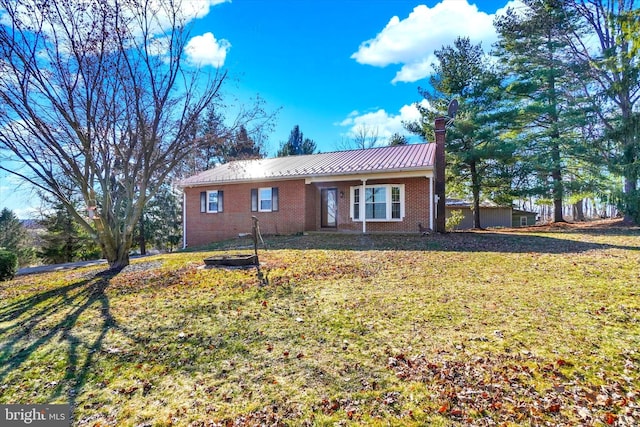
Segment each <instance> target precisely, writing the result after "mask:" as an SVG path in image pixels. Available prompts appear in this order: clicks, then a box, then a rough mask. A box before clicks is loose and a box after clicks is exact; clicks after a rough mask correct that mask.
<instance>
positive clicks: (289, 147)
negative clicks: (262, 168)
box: [276, 125, 316, 157]
mask: <svg viewBox="0 0 640 427" xmlns="http://www.w3.org/2000/svg"><path fill="white" fill-rule="evenodd" d="M314 151H316V143H315V142H314V141H313V140H312V139H309V138H305V137H304V135H303V133H302V132H300V127H299V126H298V125H295V126H294V127H293V129H292V130H291V133H290V134H289V139H288V140H287V141H286V142H283V143H282V145H280V149H279V150H278V153H277V154H276V156H278V157H285V156H299V155H302V154H313V153H314Z"/></svg>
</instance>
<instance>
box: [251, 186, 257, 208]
mask: <svg viewBox="0 0 640 427" xmlns="http://www.w3.org/2000/svg"><path fill="white" fill-rule="evenodd" d="M251 212H258V189H257V188H252V189H251Z"/></svg>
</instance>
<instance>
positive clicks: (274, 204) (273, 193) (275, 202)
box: [271, 187, 278, 212]
mask: <svg viewBox="0 0 640 427" xmlns="http://www.w3.org/2000/svg"><path fill="white" fill-rule="evenodd" d="M271 210H272V211H273V212H277V211H278V187H273V188H272V189H271Z"/></svg>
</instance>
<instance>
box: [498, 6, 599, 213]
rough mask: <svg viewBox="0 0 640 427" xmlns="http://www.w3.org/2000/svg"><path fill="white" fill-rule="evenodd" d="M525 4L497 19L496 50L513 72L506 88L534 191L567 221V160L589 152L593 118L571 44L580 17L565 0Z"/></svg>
mask: <svg viewBox="0 0 640 427" xmlns="http://www.w3.org/2000/svg"><path fill="white" fill-rule="evenodd" d="M524 3H525V5H526V7H525V8H524V9H519V10H518V11H517V12H516V11H514V10H513V9H509V10H508V12H507V13H506V15H504V16H502V17H500V18H498V19H497V20H496V22H495V25H496V28H497V30H498V33H499V37H500V38H499V41H498V43H497V50H496V54H497V55H498V56H499V57H500V59H501V64H502V65H503V66H504V69H505V71H506V73H508V75H509V77H508V78H509V81H510V82H511V83H510V84H509V86H508V87H507V90H506V92H507V94H508V95H509V96H510V97H511V98H512V100H513V102H514V109H517V110H518V113H519V114H518V115H517V117H516V120H515V122H514V124H515V125H516V126H517V127H519V129H520V131H521V132H522V135H521V141H522V142H523V144H524V147H523V149H522V151H521V152H520V155H521V158H522V159H523V160H524V161H526V162H528V163H529V164H530V165H531V167H530V170H531V172H532V173H533V176H534V177H535V178H536V181H535V185H534V187H533V188H532V189H531V190H532V191H533V192H534V193H535V194H537V196H539V197H549V198H551V199H552V200H553V205H554V221H555V222H564V218H563V203H564V199H565V198H566V197H567V195H568V194H567V193H568V190H569V188H568V183H569V182H570V181H569V179H568V176H567V175H568V170H567V165H568V164H569V163H571V162H572V161H574V160H576V159H579V158H586V157H588V156H589V155H590V147H589V145H586V144H584V143H583V142H584V140H583V139H582V138H581V135H580V129H582V128H583V126H585V124H586V121H587V118H588V116H587V115H586V114H585V111H588V108H585V105H586V104H585V100H584V99H581V98H580V96H579V93H580V90H579V89H580V87H579V84H580V80H579V79H580V77H581V76H583V73H581V70H580V68H579V67H578V66H577V64H575V63H574V62H573V61H572V60H571V55H570V54H569V49H568V47H567V44H566V39H567V36H568V34H570V33H571V31H573V30H574V29H575V27H576V23H577V18H576V16H575V15H574V14H573V13H572V11H571V10H570V9H568V8H567V7H566V2H565V1H563V0H525V1H524Z"/></svg>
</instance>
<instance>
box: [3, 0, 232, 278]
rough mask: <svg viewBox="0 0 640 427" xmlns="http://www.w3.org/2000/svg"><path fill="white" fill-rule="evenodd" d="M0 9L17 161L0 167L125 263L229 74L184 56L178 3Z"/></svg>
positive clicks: (119, 0) (6, 97) (33, 2)
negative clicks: (154, 200)
mask: <svg viewBox="0 0 640 427" xmlns="http://www.w3.org/2000/svg"><path fill="white" fill-rule="evenodd" d="M0 10H2V11H3V14H2V21H1V22H0V100H1V104H0V105H1V106H0V110H1V111H0V113H1V114H0V149H1V150H2V151H3V152H4V153H5V154H6V155H7V156H8V158H10V159H11V160H13V161H12V162H6V163H3V165H2V166H0V168H2V169H4V170H6V171H8V172H11V173H13V174H15V175H17V176H19V177H21V178H23V179H24V180H26V181H28V182H30V183H31V184H32V185H34V186H35V187H37V188H39V189H41V190H44V191H46V192H48V193H51V194H52V195H53V196H54V197H55V198H57V199H58V200H60V201H61V202H62V203H63V204H64V205H65V206H66V208H67V209H68V210H69V212H70V213H71V214H72V215H73V217H74V218H75V220H76V221H78V223H79V224H81V226H82V227H84V228H85V229H86V230H87V231H88V232H89V233H90V235H91V236H92V237H93V238H94V240H96V241H97V242H98V243H99V244H100V247H101V249H102V251H103V255H104V256H105V257H106V258H107V260H108V262H109V265H110V267H111V268H112V269H120V268H122V267H124V266H126V265H128V263H129V250H130V248H131V244H132V236H133V231H134V228H135V227H136V224H137V223H138V220H139V218H140V215H141V212H142V210H143V207H144V205H145V203H146V202H147V200H148V199H149V198H150V197H152V196H153V195H154V194H155V193H156V191H157V190H158V188H159V186H160V185H161V184H162V183H163V181H164V180H165V178H166V177H167V175H168V174H169V173H170V172H171V170H172V169H173V168H174V167H176V165H178V164H179V163H180V162H181V161H182V160H183V159H184V158H185V156H186V155H187V154H188V153H189V152H190V151H191V149H192V147H193V144H191V138H190V135H192V134H193V128H194V126H195V125H196V123H197V120H198V116H199V115H200V114H201V112H202V111H203V110H204V109H205V108H206V107H207V106H209V105H210V104H212V103H213V102H215V101H216V100H217V98H218V97H219V96H220V87H221V85H222V83H223V82H224V81H225V77H226V74H225V73H224V72H220V71H215V72H214V73H211V74H206V75H202V72H203V71H202V69H197V68H195V67H189V66H188V64H186V63H185V46H186V43H187V40H188V35H189V34H188V31H187V27H186V25H187V23H188V19H187V17H186V16H184V15H183V14H182V12H181V10H182V5H181V3H180V1H172V0H158V1H154V2H149V1H145V0H106V1H94V0H74V1H61V0H59V1H56V0H52V1H48V2H43V1H38V0H23V1H20V2H16V1H14V0H0ZM14 165H19V166H17V167H14ZM68 180H71V182H72V183H73V185H74V186H75V188H76V190H77V192H78V194H80V195H81V197H82V199H83V200H84V202H85V203H86V210H85V207H82V208H79V209H76V208H75V207H74V205H73V203H72V201H71V200H69V197H68V193H67V192H65V186H64V184H63V183H64V182H68Z"/></svg>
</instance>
